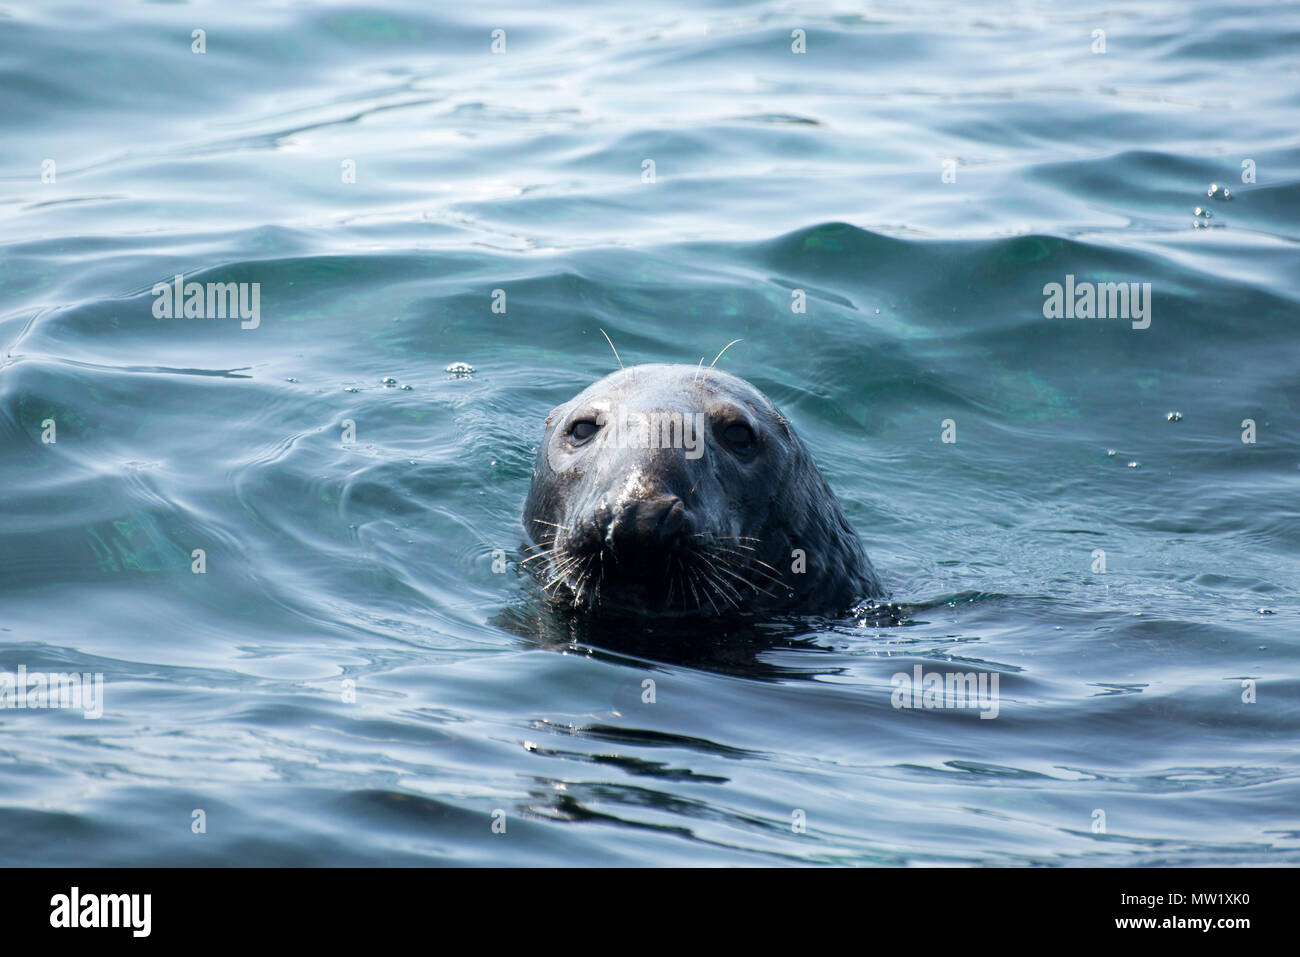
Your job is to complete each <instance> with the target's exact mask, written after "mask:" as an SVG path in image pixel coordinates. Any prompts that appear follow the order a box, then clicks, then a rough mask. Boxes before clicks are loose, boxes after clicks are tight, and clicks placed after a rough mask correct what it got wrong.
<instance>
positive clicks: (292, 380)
mask: <svg viewBox="0 0 1300 957" xmlns="http://www.w3.org/2000/svg"><path fill="white" fill-rule="evenodd" d="M284 381H285V382H297V381H298V380H297V379H295V378H294V377H293V376H289V377H288V378H286V379H285V380H284Z"/></svg>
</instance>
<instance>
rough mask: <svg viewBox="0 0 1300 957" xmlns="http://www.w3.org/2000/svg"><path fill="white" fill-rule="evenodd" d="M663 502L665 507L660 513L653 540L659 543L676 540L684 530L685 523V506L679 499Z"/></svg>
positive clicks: (664, 543)
mask: <svg viewBox="0 0 1300 957" xmlns="http://www.w3.org/2000/svg"><path fill="white" fill-rule="evenodd" d="M665 504H666V505H667V507H666V508H665V509H664V510H663V511H662V513H661V514H660V516H659V523H658V525H657V526H656V527H655V540H656V541H657V542H658V543H659V544H660V545H666V544H669V543H671V542H673V541H676V540H677V539H678V538H679V537H680V536H681V535H682V533H683V532H684V531H686V525H687V516H686V506H685V505H683V504H682V501H681V499H679V498H674V499H670V500H668V502H667V503H665Z"/></svg>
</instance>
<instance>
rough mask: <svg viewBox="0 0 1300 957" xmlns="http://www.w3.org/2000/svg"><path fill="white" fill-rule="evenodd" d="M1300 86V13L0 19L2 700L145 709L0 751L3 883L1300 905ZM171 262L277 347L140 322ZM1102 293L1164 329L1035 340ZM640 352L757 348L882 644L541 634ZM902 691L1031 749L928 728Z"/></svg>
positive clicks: (201, 6) (534, 13)
mask: <svg viewBox="0 0 1300 957" xmlns="http://www.w3.org/2000/svg"><path fill="white" fill-rule="evenodd" d="M196 29H202V30H204V31H205V33H204V34H202V40H203V44H204V48H205V51H206V52H203V53H197V52H194V49H193V47H194V45H195V44H196V42H197V41H196V39H195V38H194V36H193V31H194V30H196ZM497 29H501V30H504V31H505V34H504V43H505V48H504V52H493V31H494V30H497ZM795 30H802V31H804V34H803V37H804V43H805V44H806V47H805V48H806V52H804V53H796V52H794V51H793V50H792V44H795V43H797V39H796V38H792V32H793V31H795ZM1097 30H1103V31H1104V41H1105V52H1094V49H1095V48H1096V47H1097V46H1098V43H1099V39H1100V38H1099V37H1098V36H1096V35H1095V34H1094V31H1097ZM1297 50H1300V9H1298V8H1297V7H1296V6H1295V5H1292V4H1277V3H1214V2H1191V3H1188V2H1157V0H1153V2H1146V3H1134V4H1125V5H1121V6H1116V5H1112V4H1104V3H1099V2H1095V0H1085V2H1082V3H1039V2H1023V3H996V4H994V3H990V4H967V3H956V2H951V0H947V2H924V0H922V2H915V0H909V2H906V3H902V2H899V3H874V2H873V3H870V4H838V3H829V4H828V3H825V2H819V3H802V2H772V3H757V4H745V3H734V4H733V3H706V4H699V3H689V4H687V3H671V4H656V5H652V6H647V5H644V4H621V5H608V4H583V3H558V4H544V5H538V6H535V5H527V4H504V5H495V4H494V5H487V4H483V5H470V6H465V5H460V4H457V5H451V4H448V5H440V4H419V3H414V2H411V3H398V2H387V3H380V4H374V5H369V6H364V7H363V6H361V5H348V4H332V3H325V4H306V3H292V4H289V3H286V4H256V5H254V4H241V3H230V2H223V3H219V4H217V3H212V4H208V3H193V4H150V3H127V2H123V3H117V4H102V5H101V4H84V3H82V4H75V3H67V4H65V3H14V2H12V0H0V480H2V481H0V672H5V671H7V672H13V673H17V671H18V669H19V668H20V667H22V668H25V669H26V670H27V671H28V672H73V671H75V672H78V673H83V672H84V673H102V674H103V676H104V677H103V680H104V685H103V700H102V710H103V715H102V717H100V718H98V719H87V718H85V717H83V716H82V714H81V713H79V712H77V711H75V710H72V709H14V708H11V709H6V710H0V862H3V863H6V864H205V865H206V864H385V863H391V864H425V863H454V864H470V865H477V864H523V865H534V864H548V865H553V864H566V863H582V864H598V863H599V864H610V863H612V864H654V865H660V864H774V863H775V864H781V863H805V862H809V863H848V864H933V863H976V864H1029V863H1032V864H1073V865H1081V864H1088V865H1094V864H1099V865H1117V864H1144V865H1160V864H1172V865H1191V864H1242V863H1246V864H1269V863H1290V864H1294V863H1298V862H1300V817H1298V816H1297V810H1296V809H1297V805H1300V760H1298V755H1297V743H1298V740H1300V678H1298V677H1297V673H1298V670H1300V629H1298V628H1297V624H1298V623H1300V602H1297V598H1296V586H1297V583H1300V559H1298V557H1297V556H1300V506H1298V504H1297V503H1298V501H1300V496H1298V495H1297V492H1298V490H1300V374H1298V370H1300V361H1298V360H1300V348H1298V344H1297V332H1298V331H1300V312H1298V305H1300V303H1298V300H1300V285H1298V283H1297V276H1298V275H1300V269H1298V268H1297V265H1298V259H1297V253H1298V252H1300V245H1298V244H1300V59H1298V58H1297V56H1296V54H1297ZM647 160H652V161H653V174H654V175H653V177H650V175H649V173H650V170H651V167H650V166H648V165H647V164H646V161H647ZM949 161H951V162H949ZM1247 161H1249V162H1248V163H1247ZM352 179H354V180H355V181H349V180H352ZM651 179H652V181H650V180H651ZM1212 183H1213V184H1216V185H1218V186H1219V190H1217V191H1216V192H1217V194H1218V195H1217V196H1215V197H1209V196H1208V195H1207V193H1208V191H1209V188H1210V184H1212ZM1224 186H1226V187H1228V188H1229V190H1230V198H1228V199H1224V198H1223V196H1222V190H1223V187H1224ZM1198 207H1199V208H1201V210H1202V212H1200V213H1197V212H1196V210H1197V208H1198ZM1206 213H1208V214H1209V216H1208V217H1207V216H1206V215H1205V214H1206ZM177 274H181V275H183V276H184V279H185V281H198V282H232V283H250V284H251V283H257V284H258V288H259V295H260V314H259V316H258V323H257V325H256V328H242V326H241V322H240V320H239V319H237V318H224V319H222V318H185V317H183V316H182V317H180V318H171V319H167V318H157V317H155V315H154V306H155V301H156V297H155V295H154V294H153V292H152V290H153V288H154V286H155V284H157V283H168V282H170V281H171V280H172V277H174V276H175V275H177ZM1067 275H1068V276H1073V277H1075V279H1076V280H1078V281H1081V282H1082V281H1088V282H1098V283H1100V282H1121V281H1122V282H1136V283H1150V287H1151V298H1150V304H1151V312H1150V319H1151V322H1150V326H1149V327H1148V328H1145V329H1136V328H1133V327H1132V324H1131V323H1130V322H1128V321H1126V320H1122V319H1097V318H1076V319H1049V318H1045V317H1044V312H1043V309H1044V298H1045V297H1044V293H1043V289H1044V286H1045V285H1047V284H1050V283H1065V282H1066V277H1067ZM494 290H502V291H503V293H504V301H503V307H504V311H500V309H498V310H494V309H493V305H494V303H495V302H501V301H502V299H501V296H500V295H494ZM800 290H802V295H803V297H805V302H806V309H805V310H804V311H802V312H797V311H795V310H794V309H793V308H792V306H793V305H794V304H795V302H796V301H797V300H798V299H799V292H798V291H800ZM600 329H604V330H605V331H607V332H608V333H609V335H610V336H611V337H612V339H613V340H614V342H615V344H616V345H617V346H618V349H619V351H620V353H621V355H622V357H623V360H624V361H625V362H628V363H632V362H687V363H692V364H693V363H696V362H698V361H699V359H700V357H701V356H704V357H705V358H706V361H707V359H708V358H711V357H712V356H713V355H714V354H715V353H716V352H717V351H718V350H719V349H721V348H722V346H723V345H725V344H726V343H727V342H729V341H730V340H732V339H742V340H743V342H742V343H740V344H738V345H736V346H734V347H732V349H731V350H730V351H729V352H728V353H727V355H726V356H725V357H724V358H723V359H722V361H721V363H720V365H722V366H723V367H725V368H726V369H727V370H728V371H731V372H733V373H735V374H737V375H740V376H742V377H744V378H746V379H748V380H750V381H751V382H753V383H754V384H756V385H757V386H758V387H759V388H761V389H763V390H764V391H765V392H767V393H768V394H769V395H770V396H771V397H772V398H773V399H774V401H776V403H777V404H778V405H779V406H780V407H781V408H782V409H783V411H784V412H785V414H786V415H787V416H789V417H790V418H791V419H792V420H793V422H794V423H795V426H796V428H797V429H798V430H799V432H800V434H801V435H802V436H803V438H804V439H805V441H806V442H807V443H808V445H809V446H810V448H811V449H812V451H813V454H814V456H815V457H816V459H817V461H818V462H819V463H820V465H821V467H822V469H823V471H824V472H825V473H826V475H827V478H828V480H829V482H830V484H831V485H832V487H833V488H834V489H835V490H836V492H837V494H838V495H839V497H840V499H841V501H842V503H843V505H844V508H845V511H846V513H847V514H848V516H849V518H850V519H851V521H852V522H853V523H854V525H855V526H856V528H857V529H858V530H859V532H860V533H861V536H862V538H863V541H864V543H865V545H866V547H867V550H868V552H869V554H870V555H871V558H872V560H873V562H874V564H875V565H876V567H877V569H878V570H879V571H880V572H881V574H882V576H883V578H884V580H885V582H886V585H887V587H888V589H889V590H890V592H891V595H892V598H893V600H894V601H895V602H896V603H898V604H899V605H900V610H901V613H900V615H899V618H900V619H901V621H900V623H897V624H895V623H891V622H890V621H888V620H877V619H872V618H870V617H868V616H862V615H854V614H846V615H845V616H844V617H843V618H841V619H834V618H832V619H817V620H808V621H805V622H803V623H801V624H799V625H797V626H796V627H795V629H794V632H793V634H790V633H786V634H784V635H783V636H782V637H780V639H779V640H773V641H771V642H757V643H744V642H742V643H730V642H728V641H727V640H725V639H724V638H723V637H722V636H720V635H719V634H718V633H717V632H716V631H714V630H712V629H709V628H706V627H702V628H701V629H700V630H699V633H698V636H697V637H698V648H697V649H693V650H691V649H687V650H686V651H683V649H681V648H672V649H668V648H663V649H659V648H657V647H656V645H655V643H654V632H653V631H649V632H647V633H646V634H643V635H639V636H631V637H635V638H637V639H638V640H637V641H636V642H635V648H633V649H631V650H629V648H628V647H626V646H622V647H620V646H618V644H617V643H613V644H612V645H611V643H606V642H601V641H599V640H596V641H592V642H565V641H556V640H554V637H553V636H551V637H546V636H544V635H543V634H542V633H541V632H540V631H538V633H536V634H530V631H529V625H528V621H529V614H530V612H531V610H532V609H533V605H532V602H533V601H534V598H535V596H534V595H533V593H532V592H531V591H530V589H529V586H528V583H527V578H526V576H525V575H524V574H523V573H522V572H521V571H520V570H519V569H518V567H517V564H516V562H517V560H518V558H519V557H520V556H519V544H520V541H521V539H522V530H521V528H520V522H519V514H520V508H521V505H522V503H523V499H524V496H525V495H526V493H527V489H528V485H529V479H530V471H531V466H532V459H533V456H534V454H535V451H536V443H537V440H538V439H539V438H540V436H541V430H542V421H543V419H544V418H545V416H546V414H547V412H548V411H549V410H550V409H551V408H552V407H553V406H555V405H557V404H559V403H560V402H562V401H564V400H566V399H568V398H569V397H570V396H572V395H573V394H575V393H576V392H578V391H579V390H580V389H582V388H583V387H585V386H586V385H587V384H588V383H590V382H591V381H593V380H594V379H595V378H597V377H599V376H602V375H604V374H606V373H607V372H609V371H611V369H613V368H615V363H614V360H613V356H612V355H611V353H610V351H609V349H608V346H607V345H606V344H605V342H604V340H603V338H602V337H601V336H600V333H599V330H600ZM454 363H467V364H468V365H469V366H470V367H472V368H473V370H474V372H473V373H472V374H461V375H457V374H453V373H448V372H445V371H444V370H445V369H447V368H448V367H449V366H452V365H453V364H454ZM384 379H392V380H394V382H393V383H392V384H388V385H386V384H384V382H383V380H384ZM404 386H409V388H404ZM1171 413H1177V414H1176V415H1171ZM946 420H950V422H948V425H947V426H945V421H946ZM1246 420H1250V421H1251V422H1252V423H1253V426H1248V425H1243V423H1244V422H1245V421H1246ZM349 421H350V423H351V429H352V431H353V433H354V435H352V436H345V428H347V427H348V422H349ZM46 423H52V428H53V432H52V433H51V432H50V429H51V426H50V425H47V424H46ZM1252 431H1253V434H1250V433H1251V432H1252ZM945 432H946V433H947V435H946V436H945ZM47 433H48V434H47ZM348 437H351V438H353V439H354V441H350V442H349V441H345V438H348ZM945 437H946V438H950V439H951V438H955V441H944V439H945ZM50 438H52V439H54V441H52V442H50V441H46V439H50ZM1243 438H1247V439H1253V440H1254V441H1243ZM195 550H201V551H202V562H203V566H202V567H203V573H202V574H197V573H195V567H196V566H195V562H196V561H198V559H196V558H195ZM499 553H504V556H505V571H504V572H498V571H494V568H493V565H494V556H497V557H500V554H499ZM1103 553H1104V554H1103ZM1103 558H1104V566H1103V565H1102V560H1103ZM497 565H498V568H500V567H501V563H500V562H498V563H497ZM1103 568H1104V570H1103ZM646 627H647V628H649V629H653V627H654V623H653V622H647V623H646ZM625 637H628V636H625ZM918 665H919V666H921V667H922V668H923V669H924V670H925V671H927V672H928V671H938V672H950V671H953V670H957V671H962V672H967V671H970V672H975V671H978V672H981V673H984V674H988V675H991V674H996V675H997V676H998V678H999V681H1000V704H999V710H998V715H997V717H996V719H994V720H983V719H981V718H980V717H979V713H978V712H976V711H972V710H969V709H966V710H961V709H932V710H925V709H919V710H913V709H897V708H895V707H893V705H892V703H891V691H892V687H893V686H892V684H891V679H892V676H893V675H895V674H896V673H899V672H906V673H911V672H912V669H913V668H914V667H916V666H918ZM647 679H651V680H653V682H654V688H655V695H654V701H653V703H647V702H646V701H645V700H644V696H645V692H644V687H645V686H644V685H643V682H645V681H646V680H647ZM352 698H355V700H350V699H352ZM196 810H198V811H202V812H203V813H202V815H200V816H199V817H200V818H201V820H202V823H203V828H198V825H197V824H196V823H195V821H196V816H195V813H194V812H195V811H196ZM1099 812H1100V813H1099ZM801 815H802V816H801ZM494 821H497V822H504V825H505V832H504V833H496V832H494V829H493V823H494ZM800 823H802V826H798V825H799V824H800ZM196 829H198V830H199V831H200V832H199V833H196ZM497 830H500V827H499V826H498V828H497Z"/></svg>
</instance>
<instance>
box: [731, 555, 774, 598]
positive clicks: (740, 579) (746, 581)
mask: <svg viewBox="0 0 1300 957" xmlns="http://www.w3.org/2000/svg"><path fill="white" fill-rule="evenodd" d="M718 561H722V559H718ZM723 564H724V565H726V564H727V563H726V562H723ZM730 567H734V566H730ZM718 571H720V572H721V573H722V574H724V575H730V576H731V577H732V578H734V579H736V581H738V582H740V583H742V584H743V585H744V586H745V587H746V588H752V589H754V591H756V592H762V593H763V594H764V595H767V596H768V597H769V598H776V597H777V596H776V595H775V594H773V593H772V592H771V591H769V590H768V589H766V588H763V587H762V586H760V585H757V584H755V583H754V582H752V581H750V580H749V579H748V578H745V577H744V576H743V575H738V574H737V573H736V572H734V571H728V570H727V569H726V568H719V569H718ZM777 584H778V585H781V584H784V583H783V582H777Z"/></svg>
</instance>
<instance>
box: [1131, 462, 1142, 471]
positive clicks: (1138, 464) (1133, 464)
mask: <svg viewBox="0 0 1300 957" xmlns="http://www.w3.org/2000/svg"><path fill="white" fill-rule="evenodd" d="M1128 467H1129V468H1131V469H1140V468H1141V467H1142V463H1141V462H1138V461H1136V460H1135V461H1132V462H1130V463H1129V464H1128Z"/></svg>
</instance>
